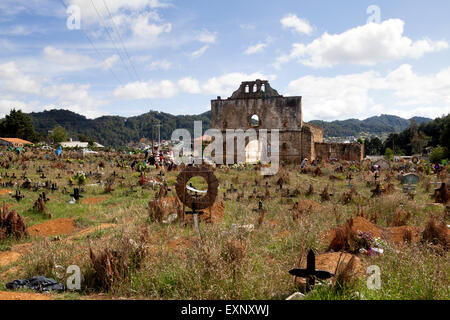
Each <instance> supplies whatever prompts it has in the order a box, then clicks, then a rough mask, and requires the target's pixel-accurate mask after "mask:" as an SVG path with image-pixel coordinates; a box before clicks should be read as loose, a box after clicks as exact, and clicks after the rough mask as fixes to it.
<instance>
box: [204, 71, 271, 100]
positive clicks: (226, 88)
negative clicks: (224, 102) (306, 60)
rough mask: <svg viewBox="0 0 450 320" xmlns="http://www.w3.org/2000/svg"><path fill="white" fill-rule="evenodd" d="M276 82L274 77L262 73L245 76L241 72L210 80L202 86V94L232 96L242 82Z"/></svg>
mask: <svg viewBox="0 0 450 320" xmlns="http://www.w3.org/2000/svg"><path fill="white" fill-rule="evenodd" d="M256 79H261V80H275V79H276V76H274V75H264V74H262V73H258V72H255V73H252V74H245V73H240V72H233V73H227V74H224V75H222V76H220V77H213V78H210V79H209V80H208V81H206V83H204V84H203V85H202V92H203V93H205V94H211V95H221V96H226V95H228V96H231V94H232V93H233V92H234V91H236V90H237V89H238V88H239V86H240V85H241V82H242V81H252V80H256Z"/></svg>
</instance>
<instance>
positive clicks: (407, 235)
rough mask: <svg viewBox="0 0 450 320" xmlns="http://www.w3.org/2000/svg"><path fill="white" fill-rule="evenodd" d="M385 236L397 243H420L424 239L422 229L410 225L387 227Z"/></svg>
mask: <svg viewBox="0 0 450 320" xmlns="http://www.w3.org/2000/svg"><path fill="white" fill-rule="evenodd" d="M383 238H385V239H386V240H388V241H390V242H393V243H395V244H396V245H403V244H404V243H405V242H411V243H419V242H420V240H421V239H422V230H421V229H420V228H417V227H408V226H402V227H393V228H386V230H385V231H384V232H383Z"/></svg>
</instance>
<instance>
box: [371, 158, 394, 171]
mask: <svg viewBox="0 0 450 320" xmlns="http://www.w3.org/2000/svg"><path fill="white" fill-rule="evenodd" d="M372 165H377V166H378V167H379V168H380V169H382V170H389V169H390V168H391V164H390V163H389V161H386V160H384V159H379V160H377V161H375V162H374V163H372Z"/></svg>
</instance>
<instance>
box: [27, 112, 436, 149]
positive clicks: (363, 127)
mask: <svg viewBox="0 0 450 320" xmlns="http://www.w3.org/2000/svg"><path fill="white" fill-rule="evenodd" d="M29 115H30V116H31V119H32V121H33V125H34V128H35V130H36V132H38V133H40V134H43V135H46V134H47V133H48V131H49V130H52V129H53V128H54V127H55V126H57V125H60V126H62V127H64V128H65V129H66V130H67V132H68V133H69V135H70V136H71V137H72V138H74V139H76V138H77V137H78V135H79V134H83V135H85V136H88V137H90V138H92V139H94V140H95V141H97V142H99V143H101V144H103V145H105V146H112V147H120V146H125V145H127V144H128V143H130V142H137V141H139V140H140V139H141V138H148V139H150V138H151V136H152V119H155V123H157V122H158V121H159V122H160V123H161V124H162V127H161V139H165V140H167V139H170V138H171V135H172V132H173V131H174V130H175V129H179V128H186V129H188V130H189V131H190V132H191V134H192V133H193V126H194V121H202V123H203V130H206V129H209V128H210V127H211V112H210V111H208V112H205V113H203V114H200V115H179V116H174V115H171V114H168V113H163V112H156V111H151V112H149V113H145V114H142V115H140V116H136V117H130V118H125V117H119V116H103V117H100V118H97V119H87V118H86V117H84V116H82V115H79V114H77V113H74V112H71V111H68V110H50V111H43V112H33V113H30V114H29ZM412 119H414V120H415V121H416V122H417V123H418V124H419V125H420V124H422V123H428V122H430V121H431V119H427V118H420V117H416V118H412ZM410 122H411V119H410V120H407V119H403V118H400V117H397V116H392V115H381V116H378V117H371V118H368V119H366V120H362V121H361V120H357V119H349V120H343V121H333V122H325V121H311V122H310V123H312V124H316V125H318V126H320V127H322V128H324V136H325V137H346V136H358V135H359V134H360V133H362V132H364V133H368V134H374V135H381V134H389V133H393V132H401V131H402V130H405V129H406V128H408V127H409V125H410ZM154 137H155V139H157V131H156V129H155V135H154Z"/></svg>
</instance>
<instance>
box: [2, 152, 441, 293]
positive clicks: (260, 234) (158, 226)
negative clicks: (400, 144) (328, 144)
mask: <svg viewBox="0 0 450 320" xmlns="http://www.w3.org/2000/svg"><path fill="white" fill-rule="evenodd" d="M26 156H30V157H31V159H30V160H29V161H26V162H25V164H26V166H27V169H26V170H25V172H26V173H27V176H28V177H29V178H30V179H31V180H32V182H33V183H34V182H42V183H43V182H45V180H50V181H52V182H56V183H58V186H59V190H56V191H54V192H52V191H50V190H45V189H41V190H39V191H32V190H28V189H21V192H22V193H23V194H24V195H25V198H24V199H22V200H21V201H20V202H18V201H16V200H15V199H14V198H12V197H11V195H9V194H8V193H7V191H3V192H2V193H1V194H0V202H6V203H7V204H8V205H10V210H16V211H17V212H18V213H19V214H20V215H21V216H22V217H24V218H25V221H26V225H27V227H31V226H37V227H39V226H40V225H41V224H43V223H48V222H50V223H51V222H54V221H58V219H61V218H67V219H73V223H74V225H73V228H72V229H71V228H67V226H66V228H65V229H64V228H62V229H61V230H63V229H64V230H65V231H64V232H63V234H60V233H61V232H60V230H59V229H58V224H57V223H55V226H54V227H55V230H54V232H53V231H51V232H48V233H50V234H44V235H36V234H33V235H30V236H29V237H25V238H22V239H20V240H16V239H13V238H8V239H4V240H0V291H7V290H6V288H5V284H6V283H7V282H9V281H12V280H14V279H21V278H28V277H32V276H36V275H44V276H47V277H51V278H54V279H58V280H60V281H61V282H64V283H65V280H66V278H67V277H68V275H67V274H65V272H64V270H66V268H67V267H68V266H70V265H78V266H79V267H80V269H81V273H82V275H83V281H82V287H81V290H80V291H74V292H66V293H64V294H56V293H53V294H51V297H52V298H55V299H109V298H127V299H263V300H266V299H286V298H287V297H288V296H290V295H291V294H292V293H294V292H296V291H298V288H297V285H296V282H295V281H294V278H293V277H292V276H291V275H289V273H288V271H289V270H290V269H292V268H294V267H297V266H298V263H299V260H300V259H305V256H306V254H307V252H308V251H309V249H311V248H312V249H314V250H316V252H317V254H320V253H323V252H325V251H326V249H327V247H328V245H329V241H328V240H327V239H326V238H324V237H323V234H324V232H326V231H327V230H331V229H333V228H334V227H336V226H341V225H343V224H345V222H346V221H347V219H349V218H351V217H355V213H356V212H357V207H358V206H360V207H363V208H364V210H365V213H366V215H374V214H375V213H376V215H377V216H378V219H377V225H378V226H380V227H390V226H392V225H391V224H392V221H393V217H394V213H395V211H396V210H397V209H398V208H399V207H402V208H403V210H404V211H405V212H408V213H410V215H411V216H410V218H409V219H408V220H407V225H408V226H414V227H417V228H420V229H422V230H423V228H424V227H425V226H426V224H427V222H428V220H429V219H430V217H431V216H433V217H435V218H436V219H437V220H441V221H443V222H444V223H446V224H449V223H450V222H449V219H448V216H447V217H445V215H444V206H443V205H441V204H434V203H433V201H432V200H431V199H430V193H431V191H426V187H427V186H426V183H423V181H425V180H432V179H433V178H434V176H433V175H428V176H427V175H425V174H422V173H421V174H420V176H421V182H420V183H419V185H418V187H417V194H416V196H415V199H414V200H411V199H410V198H409V197H408V196H407V195H405V194H403V192H402V187H401V184H400V182H399V181H398V180H396V178H395V175H394V177H393V178H392V183H393V184H394V186H395V191H394V192H392V193H391V194H389V195H383V196H381V197H377V198H373V199H372V198H370V196H371V192H370V190H371V189H373V186H370V185H368V183H367V182H368V181H373V178H372V176H371V174H370V172H369V171H368V170H366V169H365V168H364V166H362V167H361V169H360V170H359V171H358V169H357V168H353V169H354V171H353V178H354V179H353V180H352V184H354V185H355V187H356V189H357V190H358V193H359V195H358V196H354V197H353V199H352V201H351V202H350V203H349V204H347V205H344V204H343V202H342V200H341V199H342V194H343V193H344V192H348V191H349V189H350V188H349V187H348V186H347V184H348V181H346V180H345V175H346V172H347V170H350V169H348V168H347V167H346V169H345V171H344V173H334V168H335V167H336V166H337V164H334V165H333V164H327V165H323V166H321V169H322V176H318V177H313V176H312V175H311V174H302V173H300V168H299V167H294V166H285V167H283V169H282V170H281V171H280V173H279V174H278V175H276V176H273V177H269V178H263V177H261V176H260V175H259V173H258V172H257V171H256V170H254V168H253V167H252V166H249V167H247V168H234V169H233V168H220V169H216V170H215V175H216V177H217V178H218V180H219V182H220V191H219V197H218V199H217V203H221V202H222V203H223V206H224V209H223V210H216V211H217V217H214V218H213V222H212V223H205V222H204V221H202V222H201V223H200V230H201V237H199V236H198V234H197V233H196V231H195V228H194V227H193V225H192V223H188V224H187V226H181V225H180V223H172V224H165V223H159V222H154V221H152V220H151V219H150V216H149V212H148V208H147V206H148V203H149V201H151V200H153V199H154V198H155V195H156V194H157V193H158V191H159V187H155V188H154V189H152V188H151V187H141V186H139V184H138V182H139V176H140V173H138V172H135V171H133V170H132V169H131V168H119V167H118V166H116V165H115V161H114V160H115V158H114V157H113V156H111V155H109V156H107V157H102V158H100V157H99V158H97V157H95V156H91V157H92V158H88V159H85V160H84V162H83V163H80V162H78V160H74V161H73V162H72V163H68V162H67V161H65V160H45V157H44V154H34V155H31V153H27V154H26ZM33 156H35V157H38V159H33ZM3 157H4V158H5V155H4V156H3ZM110 159H111V161H110ZM100 161H103V162H104V164H105V168H100V169H99V168H98V164H99V163H100ZM129 162H130V163H131V161H129ZM10 163H11V168H10V169H8V170H6V169H1V170H0V171H1V172H2V177H3V182H5V181H9V179H8V178H5V177H4V173H5V172H6V171H7V172H8V174H9V175H10V176H11V174H12V173H13V172H15V175H16V176H17V177H20V176H21V175H22V173H23V170H22V163H20V162H18V161H17V156H14V159H13V161H11V162H10ZM57 163H60V165H59V166H60V167H62V165H63V164H64V165H65V166H66V168H65V169H58V168H52V166H53V167H55V166H56V164H57ZM38 167H42V168H43V171H44V174H45V175H46V177H47V178H46V179H41V178H40V173H37V169H38ZM70 171H72V172H70ZM78 171H83V172H85V173H89V172H92V173H96V172H97V171H99V172H101V173H102V177H101V180H102V181H103V182H105V181H106V179H107V178H108V177H109V176H111V174H112V173H113V172H115V173H116V175H117V176H118V178H116V179H115V183H114V185H113V189H114V190H113V191H112V192H111V193H105V187H104V186H100V185H96V184H97V182H98V179H97V178H94V177H93V176H92V177H88V178H87V180H86V181H85V183H84V185H83V186H82V187H83V188H84V189H85V190H84V192H83V193H82V195H83V198H82V199H81V200H80V201H78V202H77V203H75V204H69V201H70V200H71V196H70V195H68V194H63V193H62V189H63V187H64V186H66V187H67V190H68V191H70V193H72V191H73V186H72V187H69V186H68V184H69V177H71V176H73V175H74V174H76V172H78ZM158 173H159V170H158V171H157V170H155V169H150V170H148V171H147V172H146V173H145V175H146V177H147V180H150V178H151V177H154V178H155V179H156V178H157V177H158V176H157V174H158ZM178 173H179V172H177V171H172V172H165V176H164V178H165V179H166V181H167V183H168V186H169V188H170V191H169V194H168V196H169V197H174V196H176V194H175V187H174V184H175V181H176V177H177V175H178ZM58 174H60V176H61V179H57V178H56V177H57V175H58ZM386 174H387V173H386V172H383V173H382V174H381V177H380V180H384V178H385V176H386ZM395 174H397V173H395ZM330 175H333V176H334V177H335V178H337V179H335V180H330ZM280 177H283V179H284V180H285V183H284V186H283V190H281V191H280V190H279V189H280V188H279V186H277V184H276V182H277V180H278V179H279V178H280ZM121 178H124V179H121ZM255 179H256V180H258V181H259V186H257V187H255V186H254V185H255ZM19 180H20V179H19ZM266 181H267V182H268V185H269V190H270V198H269V199H265V200H264V201H263V207H264V209H265V216H264V219H263V221H262V224H261V225H259V224H258V220H259V219H260V214H259V213H258V212H257V211H255V210H254V209H256V208H257V207H258V199H249V198H248V197H249V196H250V195H251V194H252V193H253V190H254V189H255V188H256V190H257V194H260V195H264V193H265V190H266V188H265V183H266ZM230 184H233V186H234V187H235V188H237V190H238V192H236V193H227V194H226V197H227V198H228V199H227V200H226V201H224V200H223V196H224V192H226V190H227V189H228V188H229V187H230ZM310 184H312V185H313V186H314V190H315V192H314V194H312V195H310V196H307V195H306V194H305V193H306V191H307V190H308V188H309V186H310ZM193 185H194V187H197V188H203V189H204V188H205V184H204V182H202V181H201V179H196V180H195V181H193ZM326 185H329V190H330V192H332V193H333V196H332V197H331V199H330V201H322V199H321V196H320V193H321V192H322V190H323V189H324V187H325V186H326ZM131 186H134V187H133V188H131ZM286 188H289V189H290V191H291V192H292V191H294V189H298V191H300V194H299V195H297V196H295V197H292V198H286V197H282V196H281V194H282V193H284V192H286ZM432 189H433V187H431V190H432ZM0 190H10V191H15V188H14V187H4V188H2V189H0ZM42 191H45V192H46V193H47V196H48V198H50V201H48V202H47V203H46V210H47V212H48V213H50V214H51V215H52V217H51V218H49V217H48V216H47V215H46V214H44V213H40V212H37V211H36V210H33V204H34V201H35V200H36V199H37V198H38V195H39V193H41V192H42ZM243 191H244V197H243V198H242V199H241V200H240V201H238V199H237V197H238V194H239V193H241V192H243ZM295 202H299V203H300V204H302V205H305V210H303V211H302V214H301V215H300V217H299V219H298V220H296V221H294V219H293V214H292V212H291V210H290V209H291V208H292V207H293V204H294V203H295ZM215 213H216V212H215ZM70 221H72V220H70ZM66 222H67V221H66ZM69 224H70V223H69ZM233 224H235V225H237V226H243V225H250V224H252V225H254V229H253V231H248V232H246V231H242V232H236V233H233V232H232V226H233ZM238 229H239V228H238ZM239 230H240V229H239ZM44 233H45V232H44ZM89 248H92V250H93V252H94V253H95V255H96V256H97V258H98V259H97V260H96V261H97V262H95V259H94V260H93V259H91V257H90V251H89ZM108 250H109V251H108ZM102 252H110V253H111V255H112V257H113V261H115V263H116V265H117V270H116V271H117V272H116V273H115V276H114V277H112V278H111V277H106V276H104V275H102V274H101V272H99V264H100V263H101V262H100V260H101V254H102ZM14 253H17V254H15V255H14ZM2 255H3V256H4V257H11V256H12V257H15V258H14V259H11V260H10V261H9V262H3V263H2V262H1V261H2V260H1V257H2ZM99 257H100V258H99ZM358 257H359V259H360V261H361V264H362V266H363V268H364V269H366V268H367V267H368V266H370V265H377V266H379V268H380V270H381V289H380V290H370V289H368V287H367V284H366V279H367V275H366V274H362V275H360V276H358V277H356V278H355V279H353V280H352V281H346V282H345V283H343V284H340V285H336V283H334V284H330V285H319V286H316V288H315V290H313V291H311V292H310V293H308V294H307V295H306V299H329V300H334V299H361V298H364V299H449V298H450V295H449V289H450V259H449V255H448V251H445V250H442V249H441V250H438V249H436V248H435V246H432V245H430V244H427V243H421V242H412V243H406V244H404V243H400V244H399V243H392V242H389V241H388V240H386V241H385V252H384V253H383V254H382V255H379V256H372V257H369V256H366V255H363V254H359V255H358ZM5 261H6V259H5Z"/></svg>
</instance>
